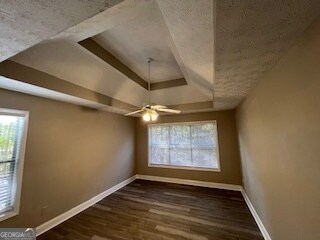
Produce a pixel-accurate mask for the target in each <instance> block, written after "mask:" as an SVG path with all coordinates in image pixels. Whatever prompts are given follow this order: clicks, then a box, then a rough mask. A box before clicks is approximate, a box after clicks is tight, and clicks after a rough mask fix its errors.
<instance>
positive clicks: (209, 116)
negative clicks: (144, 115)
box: [136, 111, 241, 184]
mask: <svg viewBox="0 0 320 240" xmlns="http://www.w3.org/2000/svg"><path fill="white" fill-rule="evenodd" d="M205 120H217V124H218V138H219V154H220V164H221V172H209V171H196V170H181V169H169V168H155V167H148V134H147V124H146V123H145V122H143V121H142V120H141V119H137V123H136V124H137V135H136V137H137V140H136V144H137V145H136V170H137V173H138V174H145V175H153V176H162V177H173V178H181V179H191V180H200V181H210V182H219V183H228V184H241V169H240V156H239V149H238V142H237V134H236V125H235V113H234V111H221V112H206V113H194V114H181V115H174V116H161V117H160V120H159V121H158V123H161V122H163V123H167V122H189V121H205Z"/></svg>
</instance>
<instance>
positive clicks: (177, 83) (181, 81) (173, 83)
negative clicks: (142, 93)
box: [150, 78, 188, 91]
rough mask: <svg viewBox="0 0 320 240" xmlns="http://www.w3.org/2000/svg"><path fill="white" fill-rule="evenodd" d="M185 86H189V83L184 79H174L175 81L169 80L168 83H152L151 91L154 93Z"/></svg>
mask: <svg viewBox="0 0 320 240" xmlns="http://www.w3.org/2000/svg"><path fill="white" fill-rule="evenodd" d="M184 85H188V83H187V81H186V80H185V79H184V78H178V79H173V80H168V81H163V82H155V83H151V84H150V90H151V91H154V90H159V89H164V88H172V87H179V86H184Z"/></svg>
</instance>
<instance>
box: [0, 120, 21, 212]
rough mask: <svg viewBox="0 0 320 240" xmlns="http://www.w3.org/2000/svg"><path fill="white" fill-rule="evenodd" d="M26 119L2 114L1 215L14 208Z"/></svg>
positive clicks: (0, 142)
mask: <svg viewBox="0 0 320 240" xmlns="http://www.w3.org/2000/svg"><path fill="white" fill-rule="evenodd" d="M24 119H25V118H24V117H21V116H13V115H3V114H0V213H2V212H5V211H8V210H10V209H12V208H13V205H14V201H15V193H16V174H15V171H16V163H17V161H18V158H19V151H20V146H21V140H22V134H23V126H24Z"/></svg>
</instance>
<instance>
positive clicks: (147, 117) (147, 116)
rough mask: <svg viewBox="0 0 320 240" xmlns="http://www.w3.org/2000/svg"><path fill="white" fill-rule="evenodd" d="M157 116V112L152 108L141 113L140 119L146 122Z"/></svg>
mask: <svg viewBox="0 0 320 240" xmlns="http://www.w3.org/2000/svg"><path fill="white" fill-rule="evenodd" d="M158 117H159V114H158V113H157V112H156V111H154V110H146V111H145V112H144V113H143V115H142V119H143V120H144V121H146V122H150V121H151V122H153V121H156V120H157V119H158Z"/></svg>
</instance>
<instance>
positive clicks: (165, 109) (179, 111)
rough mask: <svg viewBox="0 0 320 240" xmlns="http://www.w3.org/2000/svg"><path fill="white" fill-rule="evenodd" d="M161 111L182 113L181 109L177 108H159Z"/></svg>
mask: <svg viewBox="0 0 320 240" xmlns="http://www.w3.org/2000/svg"><path fill="white" fill-rule="evenodd" d="M157 111H159V112H168V113H181V110H175V109H170V108H159V109H157Z"/></svg>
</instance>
